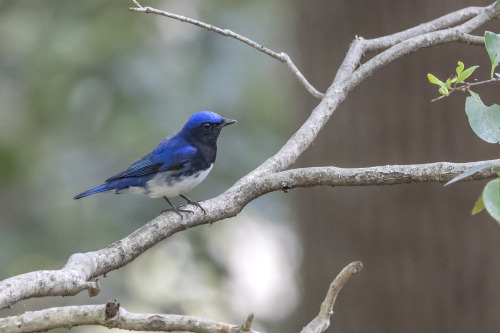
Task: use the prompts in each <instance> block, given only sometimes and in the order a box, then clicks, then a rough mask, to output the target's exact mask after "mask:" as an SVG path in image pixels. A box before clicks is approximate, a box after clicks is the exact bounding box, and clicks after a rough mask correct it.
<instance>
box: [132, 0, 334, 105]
mask: <svg viewBox="0 0 500 333" xmlns="http://www.w3.org/2000/svg"><path fill="white" fill-rule="evenodd" d="M134 3H135V5H136V6H137V7H130V8H129V10H130V11H132V12H138V13H146V14H149V13H152V14H157V15H162V16H166V17H169V18H172V19H175V20H178V21H181V22H186V23H189V24H193V25H195V26H198V27H200V28H203V29H205V30H208V31H213V32H216V33H218V34H220V35H222V36H225V37H231V38H234V39H236V40H239V41H240V42H243V43H245V44H247V45H249V46H251V47H253V48H254V49H256V50H259V51H260V52H262V53H265V54H267V55H268V56H271V57H273V58H274V59H277V60H279V61H281V62H284V63H286V64H287V65H288V68H290V70H291V71H292V73H293V74H295V76H296V77H297V79H298V80H299V82H300V83H301V84H302V86H304V88H306V90H307V91H308V92H309V93H310V94H311V95H313V96H314V97H316V98H318V99H322V98H323V96H324V94H323V93H321V92H319V91H318V90H316V88H314V87H313V86H312V85H311V84H310V83H309V81H307V79H306V78H305V77H304V75H302V73H301V72H300V71H299V69H298V68H297V66H295V64H294V63H293V62H292V60H291V59H290V57H289V56H288V54H286V53H285V52H281V53H278V52H274V51H273V50H271V49H268V48H267V47H265V46H264V45H262V44H259V43H256V42H254V41H253V40H251V39H250V38H247V37H245V36H242V35H240V34H237V33H235V32H233V31H232V30H229V29H221V28H218V27H216V26H214V25H211V24H208V23H205V22H201V21H198V20H195V19H192V18H189V17H186V16H182V15H177V14H174V13H170V12H166V11H163V10H159V9H156V8H152V7H142V6H141V5H140V4H139V3H138V2H137V1H134Z"/></svg>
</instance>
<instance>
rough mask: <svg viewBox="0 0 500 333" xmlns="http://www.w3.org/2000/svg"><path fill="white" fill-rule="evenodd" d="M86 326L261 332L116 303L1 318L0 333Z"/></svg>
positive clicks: (211, 332)
mask: <svg viewBox="0 0 500 333" xmlns="http://www.w3.org/2000/svg"><path fill="white" fill-rule="evenodd" d="M82 325H99V326H104V327H107V328H120V329H124V330H130V331H161V332H178V331H182V332H194V333H240V332H241V333H243V332H245V333H258V332H257V331H254V330H252V329H251V328H248V329H247V330H243V329H242V327H240V326H237V325H231V324H226V323H221V322H216V321H213V320H209V319H205V318H201V317H196V316H181V315H169V314H138V313H131V312H128V311H126V310H125V309H124V308H123V307H120V304H119V303H117V302H116V301H114V300H113V301H110V302H108V303H106V304H103V305H82V306H66V307H60V308H51V309H44V310H40V311H28V312H25V313H23V314H20V315H17V316H12V317H7V318H0V333H4V332H5V333H7V332H8V333H27V332H40V331H47V330H51V329H55V328H68V329H69V328H71V327H75V326H82Z"/></svg>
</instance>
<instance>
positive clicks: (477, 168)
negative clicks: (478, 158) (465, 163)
mask: <svg viewBox="0 0 500 333" xmlns="http://www.w3.org/2000/svg"><path fill="white" fill-rule="evenodd" d="M491 166H493V163H484V164H479V165H476V166H473V167H472V168H470V169H469V170H467V171H465V172H463V173H461V174H459V175H458V176H456V177H453V179H452V180H450V181H449V182H447V183H446V184H444V186H448V185H450V184H453V183H456V182H458V181H459V180H462V179H465V178H467V177H469V176H472V175H473V174H475V173H476V172H479V171H481V170H483V169H486V168H489V167H491Z"/></svg>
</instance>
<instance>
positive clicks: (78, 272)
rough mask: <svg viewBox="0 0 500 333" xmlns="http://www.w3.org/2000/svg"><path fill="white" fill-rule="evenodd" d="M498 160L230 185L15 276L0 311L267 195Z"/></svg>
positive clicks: (325, 172)
mask: <svg viewBox="0 0 500 333" xmlns="http://www.w3.org/2000/svg"><path fill="white" fill-rule="evenodd" d="M484 163H492V164H500V160H491V161H482V162H470V163H448V162H440V163H429V164H416V165H389V166H376V167H369V168H353V169H349V168H336V167H314V168H303V169H292V170H287V171H283V172H278V173H276V174H270V175H267V176H263V177H261V178H259V179H255V180H253V181H251V182H247V183H244V184H242V185H238V184H236V185H234V186H232V187H231V188H230V189H228V190H227V191H226V192H224V193H223V194H221V195H219V196H218V197H216V198H213V199H210V200H207V201H202V202H201V203H202V205H203V208H205V210H206V211H207V214H206V215H205V214H203V213H202V212H200V211H198V210H196V211H195V212H194V213H193V214H185V215H184V216H183V218H182V219H181V218H180V217H179V216H178V215H177V214H175V213H172V212H167V213H165V214H162V215H160V216H158V217H157V218H155V219H154V220H152V221H150V222H148V223H147V224H145V225H144V226H142V227H141V228H139V229H138V230H136V231H135V232H133V233H132V234H130V235H129V236H127V237H125V238H123V239H122V240H119V241H118V242H115V243H113V244H111V245H109V246H108V247H106V248H104V249H101V250H99V251H94V252H87V253H76V254H73V255H72V256H71V257H70V258H69V260H68V263H67V264H66V265H65V266H64V268H62V269H60V270H51V271H49V270H46V271H36V272H31V273H25V274H21V275H18V276H15V277H12V278H9V279H6V280H3V281H1V282H0V309H1V308H5V307H9V306H11V305H13V304H15V303H16V302H18V301H20V300H23V299H28V298H33V297H44V296H69V295H75V294H77V293H79V292H80V291H82V290H89V292H90V293H91V296H93V295H95V294H96V293H97V292H98V291H99V288H98V285H97V283H96V282H95V278H96V277H98V276H100V275H103V274H106V273H109V272H110V271H112V270H115V269H118V268H120V267H122V266H124V265H126V264H127V263H129V262H131V261H132V260H134V259H135V258H136V257H138V256H139V255H141V254H142V253H143V252H145V251H146V250H147V249H149V248H150V247H152V246H153V245H155V244H157V243H158V242H160V241H161V240H163V239H165V238H167V237H169V236H171V235H172V234H174V233H177V232H179V231H182V230H186V229H188V228H192V227H196V226H200V225H203V224H208V223H213V222H216V221H218V220H222V219H225V218H229V217H233V216H236V215H237V214H238V213H239V212H240V211H241V210H242V209H243V208H244V207H245V206H246V205H247V204H248V203H249V202H251V201H252V200H254V199H256V198H258V197H260V196H262V195H264V194H267V193H269V192H273V191H288V190H290V189H293V188H298V187H312V186H372V185H394V184H407V183H422V182H438V183H444V182H447V181H449V180H450V179H452V178H453V177H455V176H457V175H459V174H461V173H463V172H465V171H467V170H468V169H470V168H471V167H473V166H476V165H480V164H484ZM496 176H497V170H496V168H495V167H490V168H486V169H483V170H481V171H480V172H478V173H476V174H474V175H473V176H471V177H470V178H468V180H472V179H486V178H494V177H496Z"/></svg>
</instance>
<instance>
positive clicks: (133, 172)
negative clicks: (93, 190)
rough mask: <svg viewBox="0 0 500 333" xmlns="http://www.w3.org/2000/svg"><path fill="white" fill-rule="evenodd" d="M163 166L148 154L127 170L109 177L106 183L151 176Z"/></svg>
mask: <svg viewBox="0 0 500 333" xmlns="http://www.w3.org/2000/svg"><path fill="white" fill-rule="evenodd" d="M161 166H162V165H161V163H158V162H155V161H154V160H153V159H152V156H151V154H148V155H146V156H144V157H143V158H141V159H140V160H139V161H137V162H135V163H133V164H132V165H131V166H129V167H128V169H127V170H125V171H122V172H120V173H117V174H116V175H114V176H111V177H109V178H108V179H106V182H110V181H112V180H116V179H122V178H127V177H141V176H147V175H149V174H152V173H155V172H157V171H158V169H159V168H160V167H161Z"/></svg>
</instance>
